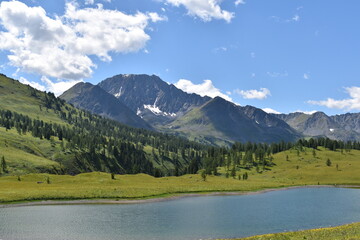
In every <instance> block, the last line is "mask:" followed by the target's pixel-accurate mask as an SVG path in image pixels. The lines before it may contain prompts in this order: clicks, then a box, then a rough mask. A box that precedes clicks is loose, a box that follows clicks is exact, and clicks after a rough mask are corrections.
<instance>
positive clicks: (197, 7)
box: [165, 0, 235, 23]
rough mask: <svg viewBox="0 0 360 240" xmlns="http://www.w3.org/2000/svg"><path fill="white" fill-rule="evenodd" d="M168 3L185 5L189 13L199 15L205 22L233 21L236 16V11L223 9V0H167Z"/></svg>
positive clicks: (176, 5) (177, 5)
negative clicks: (217, 20) (221, 4)
mask: <svg viewBox="0 0 360 240" xmlns="http://www.w3.org/2000/svg"><path fill="white" fill-rule="evenodd" d="M165 1H166V2H167V3H170V4H172V5H173V6H175V7H179V6H184V7H185V8H186V9H187V11H188V14H189V15H191V16H194V17H199V18H200V19H201V20H203V21H204V22H209V21H211V20H213V19H223V20H225V21H226V22H228V23H229V22H231V19H232V18H233V17H234V16H235V15H234V13H232V12H228V11H226V10H223V9H221V7H220V3H221V2H222V0H165Z"/></svg>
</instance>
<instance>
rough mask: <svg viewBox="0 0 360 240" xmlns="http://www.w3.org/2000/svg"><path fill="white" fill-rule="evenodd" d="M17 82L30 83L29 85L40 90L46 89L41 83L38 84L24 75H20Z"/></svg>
mask: <svg viewBox="0 0 360 240" xmlns="http://www.w3.org/2000/svg"><path fill="white" fill-rule="evenodd" d="M19 82H21V83H22V84H26V85H30V86H31V87H33V88H36V89H38V90H40V91H45V90H46V88H45V87H44V86H43V85H41V84H39V83H37V82H34V81H29V80H27V79H26V78H24V77H20V78H19Z"/></svg>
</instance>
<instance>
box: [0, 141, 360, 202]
mask: <svg viewBox="0 0 360 240" xmlns="http://www.w3.org/2000/svg"><path fill="white" fill-rule="evenodd" d="M44 148H45V149H46V147H44ZM286 155H288V159H289V160H288V161H287V160H286ZM328 158H329V159H330V161H331V166H328V165H327V164H326V161H327V159H328ZM40 160H41V159H40ZM40 160H39V161H40ZM34 161H35V160H34ZM274 163H275V164H276V165H275V166H274V167H272V169H271V170H265V171H263V172H261V171H260V173H259V172H257V171H256V170H255V168H254V169H252V170H245V169H238V171H237V176H238V175H239V174H242V173H245V172H247V173H248V174H249V178H248V180H239V179H238V177H236V178H232V177H229V178H226V177H225V174H224V172H225V169H224V168H221V169H219V172H221V173H222V174H221V175H220V176H207V178H206V181H203V180H202V178H201V176H200V175H199V174H196V175H184V176H181V177H164V178H154V177H152V176H148V175H145V174H137V175H116V179H115V180H112V179H111V175H110V174H108V173H98V172H94V173H85V174H79V175H77V176H67V175H65V176H64V175H48V174H30V175H24V176H21V177H20V180H21V181H18V177H17V176H7V177H1V178H0V201H1V202H10V201H22V200H40V199H94V198H110V199H120V198H123V199H126V198H148V197H156V196H159V197H161V196H165V195H169V194H178V193H195V192H217V191H255V190H260V189H268V188H279V187H285V186H298V185H300V186H301V185H317V184H347V185H360V175H359V174H358V173H359V172H360V151H356V150H352V151H351V152H349V153H343V154H342V153H341V152H340V151H336V152H333V151H329V150H325V149H319V150H317V151H316V157H314V156H313V155H312V151H311V150H310V149H307V150H306V152H301V153H300V156H297V152H296V151H295V150H289V151H285V152H283V153H278V154H275V155H274ZM336 165H338V167H336ZM47 177H49V179H50V184H48V183H47V181H46V180H47ZM37 182H43V183H41V184H38V183H37Z"/></svg>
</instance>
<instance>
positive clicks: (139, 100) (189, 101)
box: [99, 74, 210, 116]
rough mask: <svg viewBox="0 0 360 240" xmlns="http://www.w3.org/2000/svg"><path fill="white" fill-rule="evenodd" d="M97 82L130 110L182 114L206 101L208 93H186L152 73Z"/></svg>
mask: <svg viewBox="0 0 360 240" xmlns="http://www.w3.org/2000/svg"><path fill="white" fill-rule="evenodd" d="M99 86H100V87H101V88H102V89H104V90H105V91H107V92H108V93H110V94H112V95H114V96H115V97H117V98H118V99H119V100H120V101H122V102H123V103H124V104H126V105H127V106H128V107H129V108H130V109H131V110H133V111H134V112H138V111H140V112H141V113H142V112H143V111H144V110H145V109H149V108H150V109H151V108H152V109H153V110H154V111H153V112H156V110H155V109H158V115H163V116H166V114H167V115H171V114H172V115H173V116H174V114H182V113H184V112H186V111H188V110H189V109H190V108H192V107H194V106H200V105H202V104H204V103H205V102H207V101H209V100H210V98H209V97H201V96H199V95H197V94H188V93H185V92H183V91H181V90H180V89H178V88H176V87H175V86H174V85H172V84H170V85H169V84H167V83H166V82H164V81H162V80H161V79H160V78H159V77H158V76H155V75H151V76H149V75H145V74H142V75H135V74H121V75H116V76H114V77H112V78H107V79H105V80H104V81H102V82H100V83H99ZM144 106H145V107H144Z"/></svg>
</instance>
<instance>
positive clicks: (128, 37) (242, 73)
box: [0, 0, 360, 115]
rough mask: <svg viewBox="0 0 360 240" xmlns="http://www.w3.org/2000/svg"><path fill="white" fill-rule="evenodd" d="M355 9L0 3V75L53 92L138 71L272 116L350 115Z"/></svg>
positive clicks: (179, 2) (302, 0) (153, 1)
mask: <svg viewBox="0 0 360 240" xmlns="http://www.w3.org/2000/svg"><path fill="white" fill-rule="evenodd" d="M359 8H360V2H359V1H357V0H348V1H346V2H340V1H325V0H318V1H313V0H291V1H290V0H282V1H280V0H266V1H264V0H243V1H240V0H224V1H219V0H121V1H115V0H112V1H110V0H85V1H84V0H78V1H62V0H57V1H45V0H33V1H1V5H0V72H3V73H5V74H6V75H8V76H11V77H13V78H15V79H20V80H21V81H22V82H24V83H28V84H31V85H32V86H35V87H37V88H39V89H41V90H48V91H53V92H55V93H56V94H60V93H61V92H62V91H64V90H66V89H67V88H68V87H70V86H71V85H73V84H75V83H76V82H78V81H87V82H91V83H93V84H97V83H98V82H100V81H101V80H103V79H105V78H107V77H111V76H113V75H116V74H121V73H146V74H156V75H158V76H160V77H161V78H162V79H163V80H164V81H166V82H169V83H173V84H176V86H178V87H179V88H182V89H183V90H186V91H188V92H197V93H199V94H202V95H210V96H212V97H213V96H216V95H219V96H222V97H224V98H226V99H228V100H231V101H233V102H235V103H238V104H240V105H253V106H256V107H259V108H262V109H266V108H271V109H273V110H276V111H278V112H282V113H289V112H294V111H298V110H300V111H307V112H310V111H313V110H318V111H324V112H325V113H327V114H330V115H333V114H342V113H346V112H359V111H360V28H359V27H358V23H359V22H360V15H359V14H358V9H359ZM268 111H269V110H268Z"/></svg>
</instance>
